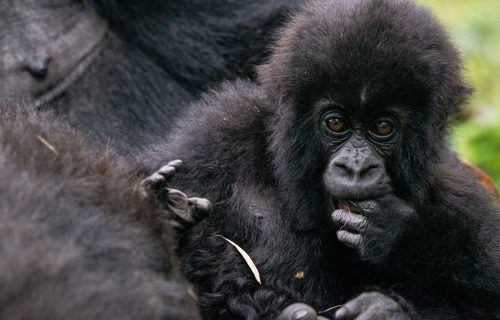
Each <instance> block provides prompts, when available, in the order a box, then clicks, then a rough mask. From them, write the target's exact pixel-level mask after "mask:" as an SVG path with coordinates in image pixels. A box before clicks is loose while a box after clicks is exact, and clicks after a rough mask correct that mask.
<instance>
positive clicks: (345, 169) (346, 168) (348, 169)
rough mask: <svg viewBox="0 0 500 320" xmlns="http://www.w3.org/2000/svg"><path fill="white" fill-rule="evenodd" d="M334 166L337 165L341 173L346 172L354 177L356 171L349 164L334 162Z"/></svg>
mask: <svg viewBox="0 0 500 320" xmlns="http://www.w3.org/2000/svg"><path fill="white" fill-rule="evenodd" d="M334 165H335V167H337V168H339V169H341V172H345V173H347V174H348V175H350V176H352V175H354V171H353V170H352V168H351V167H349V166H348V165H347V164H345V163H343V162H334Z"/></svg>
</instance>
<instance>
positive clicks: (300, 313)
mask: <svg viewBox="0 0 500 320" xmlns="http://www.w3.org/2000/svg"><path fill="white" fill-rule="evenodd" d="M308 314H309V312H307V310H304V309H300V310H297V311H295V312H294V313H293V315H292V319H293V320H300V319H304V318H305V317H307V315H308Z"/></svg>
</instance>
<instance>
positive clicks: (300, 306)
mask: <svg viewBox="0 0 500 320" xmlns="http://www.w3.org/2000/svg"><path fill="white" fill-rule="evenodd" d="M277 320H327V319H326V318H325V317H322V316H318V315H317V313H316V311H315V310H314V309H313V308H312V307H311V306H308V305H307V304H304V303H294V304H291V305H289V306H288V307H286V308H285V310H283V312H282V313H281V314H280V315H279V316H278V319H277Z"/></svg>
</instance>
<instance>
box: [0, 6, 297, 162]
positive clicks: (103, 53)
mask: <svg viewBox="0 0 500 320" xmlns="http://www.w3.org/2000/svg"><path fill="white" fill-rule="evenodd" d="M298 1H300V0H297V1H295V0H292V1H290V0H272V1H269V0H259V1H252V0H243V1H233V0H217V1H213V0H203V1H192V0H174V1H163V0H145V1H131V0H126V1H114V0H111V1H100V0H73V1H68V3H64V4H60V3H59V1H48V2H47V3H37V2H36V1H35V2H33V1H32V0H20V2H19V1H18V2H17V3H15V6H14V5H12V6H7V7H6V13H4V15H2V17H3V19H4V20H5V21H4V22H2V23H0V25H1V26H2V28H4V29H6V30H8V33H9V34H13V35H14V37H13V38H14V39H13V40H11V38H6V40H5V42H3V43H2V48H3V49H7V53H6V54H5V57H4V58H5V59H6V61H7V60H8V61H9V62H10V61H11V60H15V59H17V58H18V57H20V58H19V59H20V61H19V62H18V64H19V66H17V65H15V66H14V67H12V69H15V71H11V72H12V74H13V76H12V77H9V74H7V76H6V77H4V78H3V80H2V81H4V83H5V82H7V83H8V84H9V86H10V87H12V88H13V89H17V88H18V87H19V86H20V85H21V83H20V82H21V81H23V85H25V83H26V86H27V89H26V91H23V92H19V93H18V94H21V95H24V96H28V97H33V98H35V99H38V100H36V104H37V105H39V106H40V108H42V109H52V110H55V111H56V113H58V114H60V115H61V116H64V117H65V118H66V119H67V120H68V121H69V122H70V123H71V124H72V125H73V126H74V127H76V128H77V129H78V130H79V131H81V132H83V133H84V134H85V135H87V136H88V137H89V138H90V141H91V142H92V143H98V144H104V145H108V146H112V147H113V148H115V149H117V150H118V151H119V152H121V153H123V154H126V153H127V152H128V151H130V150H134V149H136V148H138V147H139V146H141V145H143V144H144V143H146V142H147V141H150V139H151V137H150V135H153V136H154V135H157V134H164V133H165V130H166V129H167V128H169V127H170V124H171V123H172V122H173V121H174V119H175V118H176V117H177V115H178V114H179V113H181V111H182V110H184V109H185V107H186V106H187V105H188V104H189V102H191V101H192V100H193V99H194V98H195V97H196V96H197V95H198V94H199V93H200V92H201V90H202V89H204V88H207V87H208V86H209V85H211V84H212V83H214V82H217V81H220V80H222V79H227V78H234V77H236V76H243V75H244V76H251V75H253V66H254V65H255V64H256V63H257V62H260V61H261V60H262V59H263V58H264V56H265V55H266V50H265V47H266V44H267V43H268V38H269V35H270V32H271V31H272V30H274V29H275V28H276V27H277V26H279V25H280V24H281V22H282V20H283V16H284V15H285V14H286V12H287V11H288V9H289V8H290V7H293V6H295V4H296V3H297V2H298ZM23 2H26V3H25V5H24V6H25V7H26V8H25V10H24V11H23V12H19V11H20V10H22V9H23ZM51 2H53V3H52V4H51ZM9 10H12V12H10V11H9ZM93 11H97V12H98V13H99V15H100V17H101V18H102V19H101V20H104V21H105V23H104V25H107V29H106V32H105V37H104V39H103V40H98V39H93V38H92V36H91V35H88V34H87V33H85V32H80V33H77V35H75V36H73V37H71V38H69V39H64V43H66V42H68V41H69V42H72V44H73V45H72V46H71V45H69V47H68V48H67V51H62V52H59V51H61V48H58V47H56V48H52V47H51V46H54V45H53V43H54V42H55V39H57V40H58V41H60V39H59V38H62V37H64V36H68V37H69V36H71V35H67V34H65V33H68V32H69V31H68V30H69V29H71V28H72V27H74V24H76V23H78V22H80V20H84V17H85V16H86V15H87V16H90V15H92V12H93ZM9 12H10V13H11V14H10V15H9ZM11 17H15V18H12V19H14V20H15V19H18V18H19V17H23V19H24V20H20V21H17V22H12V23H11ZM80 18H81V19H80ZM89 19H93V20H92V21H93V22H90V23H88V24H86V28H88V29H89V30H88V33H89V34H90V33H92V32H95V33H96V34H100V32H102V30H101V29H102V28H97V27H96V25H97V24H98V21H100V20H98V19H97V20H96V18H93V17H92V18H89ZM101 22H102V21H101ZM89 25H90V26H89ZM92 26H94V28H95V29H98V30H99V31H95V30H90V29H91V28H92ZM34 28H36V29H37V30H39V32H33V31H32V30H33V29H34ZM11 29H12V30H11ZM67 29H68V30H67ZM71 31H73V30H71ZM5 33H6V34H7V31H5ZM75 34H76V32H75ZM89 37H90V38H92V39H93V40H88V39H87V38H89ZM98 37H100V36H99V35H96V36H95V38H98ZM25 38H26V39H25ZM22 40H24V42H23V41H22ZM88 41H95V42H96V44H95V46H94V47H92V48H90V49H85V50H88V51H89V53H88V54H85V55H84V57H81V56H80V55H78V54H76V53H74V52H73V50H74V48H75V47H82V46H83V44H82V43H84V44H85V45H86V44H87V42H88ZM17 42H19V43H20V44H19V47H16V46H17ZM26 42H27V43H26ZM12 46H14V48H12ZM85 48H86V47H85ZM9 50H12V52H9ZM81 50H84V49H81ZM47 52H48V53H47ZM90 56H92V57H91V58H89V57H90ZM85 59H87V60H89V61H87V62H82V61H86V60H85ZM73 60H74V61H73ZM78 68H83V70H80V71H76V72H75V70H77V69H78ZM40 69H42V70H40ZM27 71H29V72H27ZM2 72H4V70H2V69H1V68H0V75H2ZM30 74H31V75H30ZM71 77H73V79H72V80H68V79H69V78H71ZM64 81H67V83H65V82H64ZM13 82H14V83H13ZM46 82H49V83H47V84H46V85H44V83H46ZM29 83H32V84H31V87H29ZM58 86H60V88H59V89H58ZM29 90H31V91H30V92H27V91H29ZM0 92H2V90H0ZM5 94H6V96H2V99H5V98H7V95H10V94H11V92H6V93H5Z"/></svg>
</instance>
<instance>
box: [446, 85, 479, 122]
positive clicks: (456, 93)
mask: <svg viewBox="0 0 500 320" xmlns="http://www.w3.org/2000/svg"><path fill="white" fill-rule="evenodd" d="M473 93H474V89H473V88H472V87H471V86H469V85H466V84H463V85H459V86H456V89H455V90H453V94H451V95H450V96H449V97H448V98H447V99H446V100H448V101H446V111H447V116H451V115H455V114H458V113H461V112H462V111H463V107H464V105H465V104H467V102H468V101H469V98H470V97H471V96H472V94H473Z"/></svg>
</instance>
